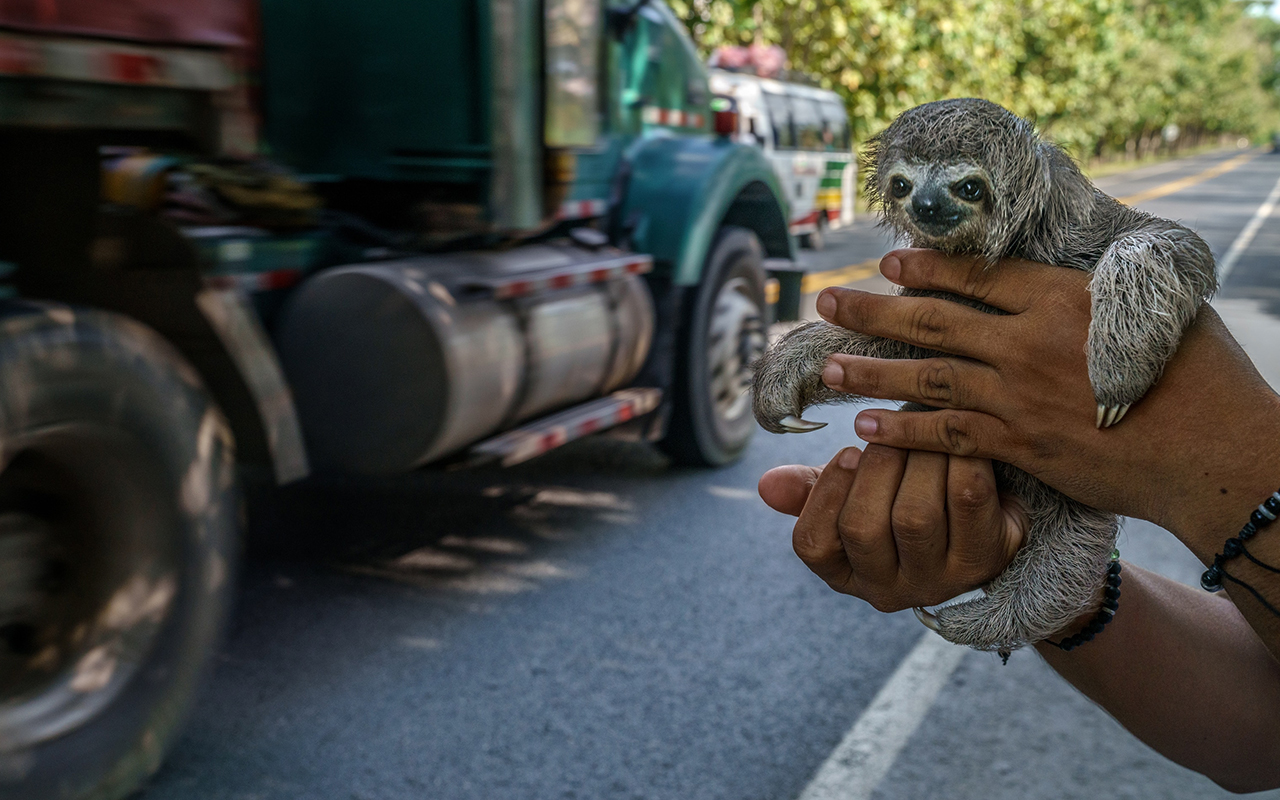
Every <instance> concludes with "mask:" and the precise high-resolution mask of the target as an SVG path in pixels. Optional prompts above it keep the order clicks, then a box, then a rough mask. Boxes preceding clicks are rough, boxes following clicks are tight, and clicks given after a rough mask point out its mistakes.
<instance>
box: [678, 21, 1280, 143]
mask: <svg viewBox="0 0 1280 800" xmlns="http://www.w3.org/2000/svg"><path fill="white" fill-rule="evenodd" d="M669 2H670V4H671V6H672V8H673V9H674V10H675V12H676V14H677V15H679V16H680V17H682V18H683V19H684V21H685V23H686V24H687V25H688V26H689V29H690V31H691V32H692V34H693V36H694V39H695V40H696V41H697V42H698V43H699V46H700V47H702V48H703V49H704V51H705V52H707V53H711V52H712V51H714V50H715V49H716V48H717V47H720V46H723V45H750V44H753V43H754V44H757V45H760V44H769V45H778V46H780V47H781V48H782V49H783V51H784V52H785V53H786V56H787V59H788V66H789V68H790V69H791V70H792V71H793V72H796V73H802V74H805V75H808V76H811V77H812V78H814V79H816V80H817V81H818V82H819V83H820V84H821V85H823V86H825V87H827V88H830V89H834V90H835V91H837V92H839V93H840V94H841V95H842V96H843V97H844V98H845V101H846V103H847V105H848V108H849V111H850V114H851V116H852V121H853V130H854V138H855V140H857V141H859V142H861V141H865V140H866V139H867V138H868V137H869V136H870V135H872V134H874V133H875V132H876V131H878V130H880V129H881V128H883V127H884V126H885V125H887V124H888V123H889V121H890V120H892V119H893V118H894V117H895V116H896V115H897V114H898V113H900V112H901V111H903V110H905V109H907V108H910V107H912V106H914V105H918V104H920V103H924V102H928V101H931V100H939V99H942V98H947V97H966V96H970V97H985V98H987V99H989V100H992V101H994V102H997V103H1000V104H1001V105H1003V106H1005V107H1006V108H1009V109H1010V110H1012V111H1014V112H1016V113H1018V114H1021V115H1023V116H1025V117H1028V118H1030V119H1034V120H1036V122H1037V123H1038V125H1039V126H1040V128H1041V130H1042V131H1044V132H1045V133H1046V134H1047V135H1048V136H1049V137H1050V138H1052V139H1054V140H1056V141H1058V142H1059V143H1061V144H1063V145H1064V146H1066V147H1067V148H1068V150H1070V151H1071V152H1072V153H1073V154H1074V155H1075V156H1076V157H1077V158H1079V159H1081V160H1082V161H1086V162H1096V161H1099V160H1113V159H1133V160H1145V159H1148V158H1151V157H1153V156H1156V155H1159V154H1167V153H1170V152H1176V151H1181V150H1185V149H1188V148H1200V147H1203V146H1205V145H1208V144H1211V143H1214V142H1223V143H1226V142H1231V143H1234V142H1235V141H1236V138H1237V137H1239V136H1244V137H1248V138H1250V139H1253V140H1258V139H1261V138H1264V137H1267V136H1269V135H1270V134H1271V133H1272V132H1273V131H1274V130H1276V129H1277V127H1278V126H1280V112H1278V108H1280V103H1278V102H1277V97H1278V94H1277V92H1278V91H1280V79H1278V75H1280V71H1278V70H1277V52H1278V49H1277V48H1278V46H1280V25H1277V23H1276V22H1275V21H1274V20H1272V19H1270V18H1269V17H1267V16H1265V15H1264V14H1262V13H1259V11H1260V9H1259V8H1258V7H1256V5H1251V4H1249V3H1245V2H1237V1H1236V0H1026V1H1025V2H1013V0H994V1H993V0H906V1H905V2H903V1H902V0H669Z"/></svg>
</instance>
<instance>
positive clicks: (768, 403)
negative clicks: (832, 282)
mask: <svg viewBox="0 0 1280 800" xmlns="http://www.w3.org/2000/svg"><path fill="white" fill-rule="evenodd" d="M832 353H847V354H849V355H854V356H869V357H871V358H891V359H897V358H926V357H928V356H931V355H935V353H934V352H933V351H930V350H925V349H924V348H921V347H916V346H915V345H911V344H906V343H904V342H899V341H896V340H893V339H881V338H879V337H877V336H868V335H866V334H864V333H858V332H857V331H851V330H848V329H847V328H841V327H840V326H838V325H832V324H831V323H829V322H810V323H808V324H806V325H801V326H800V327H798V328H796V329H794V330H792V331H790V332H788V333H787V334H786V335H785V336H783V337H782V338H781V339H780V340H779V341H778V342H777V344H775V345H773V346H772V347H770V348H769V349H768V351H767V352H765V354H764V355H763V356H761V358H760V360H759V361H757V362H756V365H755V376H754V378H753V380H752V411H753V412H755V416H756V420H757V421H758V422H759V423H760V425H761V427H763V428H764V429H765V430H767V431H769V432H771V433H803V432H805V431H812V430H817V429H818V428H821V427H823V426H824V425H826V423H825V422H821V423H818V422H809V421H807V420H805V419H802V418H801V417H802V416H803V414H804V411H805V409H806V408H809V407H811V406H816V405H823V404H825V403H856V402H860V401H862V400H863V399H865V398H862V397H859V396H858V395H853V394H845V393H843V392H837V391H833V390H832V389H829V388H827V386H826V384H824V383H823V382H822V370H823V368H824V367H825V366H826V363H827V357H828V356H830V355H831V354H832Z"/></svg>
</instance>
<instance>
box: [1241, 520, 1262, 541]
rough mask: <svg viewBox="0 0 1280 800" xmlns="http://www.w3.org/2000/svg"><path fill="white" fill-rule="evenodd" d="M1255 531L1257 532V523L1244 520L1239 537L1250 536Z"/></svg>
mask: <svg viewBox="0 0 1280 800" xmlns="http://www.w3.org/2000/svg"><path fill="white" fill-rule="evenodd" d="M1257 532H1258V526H1257V525H1254V524H1253V523H1252V522H1246V523H1245V524H1244V527H1243V528H1241V529H1240V538H1241V539H1248V538H1249V537H1250V536H1253V535H1254V534H1255V533H1257Z"/></svg>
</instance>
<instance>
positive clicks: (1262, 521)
mask: <svg viewBox="0 0 1280 800" xmlns="http://www.w3.org/2000/svg"><path fill="white" fill-rule="evenodd" d="M1249 521H1250V522H1252V523H1253V524H1254V525H1256V526H1258V527H1259V528H1261V527H1262V526H1263V525H1266V524H1267V523H1268V522H1270V520H1268V519H1267V518H1266V517H1264V516H1263V515H1262V512H1261V511H1259V510H1258V509H1256V508H1255V509H1254V510H1253V513H1252V514H1250V515H1249Z"/></svg>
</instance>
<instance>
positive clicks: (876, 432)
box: [819, 250, 1280, 560]
mask: <svg viewBox="0 0 1280 800" xmlns="http://www.w3.org/2000/svg"><path fill="white" fill-rule="evenodd" d="M881 271H882V272H883V273H884V275H885V277H887V278H888V279H889V280H891V281H893V282H895V283H897V284H899V285H902V286H906V287H911V288H917V289H931V290H939V291H945V292H950V293H953V294H957V295H962V296H965V297H970V298H974V299H977V300H980V301H982V302H984V303H986V304H987V305H990V306H993V307H995V308H998V309H1000V310H1002V311H1005V312H1007V314H1006V315H994V314H984V313H982V312H980V311H976V310H974V309H971V308H969V307H967V306H962V305H960V304H958V303H952V302H948V301H946V300H941V299H936V298H927V297H926V298H922V297H895V296H886V295H876V294H869V293H866V292H858V291H853V290H849V289H835V288H832V289H826V290H824V292H823V295H822V296H821V297H820V299H819V304H820V305H819V311H820V313H822V315H823V317H824V318H826V319H827V320H828V321H830V322H833V323H835V324H837V325H843V326H844V327H847V328H851V329H853V330H857V331H861V332H864V333H868V334H872V335H878V336H886V337H889V338H892V339H898V340H900V341H906V342H911V343H913V344H918V345H922V346H924V347H927V348H930V349H934V350H939V351H943V352H945V353H950V354H954V356H947V357H943V358H935V359H925V360H919V361H887V360H877V359H870V358H860V357H856V356H847V355H836V356H833V357H832V358H831V360H830V361H829V362H828V372H827V373H825V374H824V381H825V382H826V383H827V385H828V386H830V387H831V388H833V389H837V390H841V391H848V392H856V393H858V394H861V395H864V396H869V397H877V398H884V399H894V400H912V401H916V402H920V403H925V404H927V405H930V406H934V407H938V408H940V410H938V411H933V412H924V413H920V412H898V411H889V410H881V409H871V410H866V411H863V412H861V413H860V414H859V416H858V419H857V420H856V423H855V429H856V430H857V431H858V434H859V435H860V436H861V437H862V438H863V439H865V440H867V441H868V442H875V443H880V444H886V445H891V446H894V447H900V448H910V449H923V450H933V451H937V452H944V453H951V454H954V455H962V456H977V457H983V458H994V459H998V460H1001V461H1005V462H1008V463H1010V464H1013V465H1015V466H1017V467H1020V468H1021V469H1023V470H1026V471H1027V472H1030V473H1031V474H1033V475H1035V476H1036V477H1038V478H1040V479H1041V480H1043V481H1044V482H1046V483H1048V484H1049V485H1051V486H1053V487H1055V488H1057V489H1059V490H1060V491H1062V492H1064V493H1065V494H1067V495H1069V496H1071V497H1074V498H1076V499H1077V500H1080V501H1081V502H1085V503H1088V504H1090V505H1093V506H1096V507H1098V508H1102V509H1105V510H1109V511H1113V512H1116V513H1121V514H1128V515H1131V516H1138V517H1142V518H1144V519H1148V520H1152V521H1154V522H1156V523H1158V524H1161V525H1163V526H1164V527H1166V528H1168V529H1170V530H1172V531H1174V533H1175V534H1177V535H1178V536H1179V538H1182V539H1183V541H1184V542H1186V543H1187V544H1188V545H1189V546H1191V547H1192V549H1193V550H1195V551H1196V553H1197V555H1200V556H1201V558H1202V559H1205V560H1208V559H1211V558H1212V554H1213V552H1214V549H1215V548H1217V547H1218V546H1220V545H1221V543H1222V541H1223V539H1224V538H1225V537H1226V536H1227V535H1230V534H1231V533H1233V532H1234V529H1235V527H1238V526H1239V525H1240V524H1241V523H1242V522H1243V520H1244V519H1246V518H1247V517H1248V513H1249V510H1250V509H1251V508H1252V507H1253V505H1255V504H1256V503H1258V502H1259V500H1260V499H1261V498H1264V497H1266V496H1267V495H1268V494H1269V493H1270V492H1272V491H1275V488H1276V486H1280V446H1277V444H1276V443H1278V442H1280V398H1277V397H1276V395H1275V393H1274V392H1273V391H1272V390H1271V389H1270V387H1268V386H1267V384H1266V382H1265V381H1263V379H1262V378H1261V376H1259V375H1258V373H1257V370H1256V369H1254V367H1253V364H1252V363H1251V362H1250V361H1249V359H1248V357H1247V356H1245V354H1244V352H1243V351H1242V350H1241V349H1240V347H1239V346H1238V345H1237V344H1236V342H1235V340H1234V339H1232V338H1231V336H1230V334H1229V333H1227V331H1226V328H1225V327H1224V326H1223V324H1222V321H1221V320H1220V319H1219V318H1218V316H1217V314H1216V313H1215V312H1214V311H1213V309H1212V308H1210V307H1209V306H1207V305H1206V306H1204V307H1202V308H1201V310H1200V313H1199V315H1198V316H1197V318H1196V321H1195V322H1194V323H1193V325H1192V326H1191V328H1190V329H1188V331H1187V333H1186V335H1185V336H1184V337H1183V340H1182V344H1181V346H1180V348H1179V350H1178V352H1177V353H1176V354H1175V356H1174V357H1173V358H1172V359H1171V360H1170V362H1169V364H1168V365H1167V367H1166V369H1165V372H1164V375H1163V377H1161V378H1160V380H1159V381H1158V382H1157V383H1156V385H1155V386H1154V387H1153V388H1152V389H1151V390H1150V391H1149V392H1148V393H1147V395H1146V396H1145V397H1144V398H1143V399H1142V400H1141V401H1139V402H1138V403H1137V404H1136V405H1134V406H1133V408H1132V409H1131V410H1130V411H1129V413H1128V415H1127V416H1125V418H1124V421H1123V422H1122V423H1121V424H1119V425H1117V426H1115V427H1112V428H1108V429H1103V430H1099V429H1098V428H1097V427H1096V426H1095V415H1096V401H1095V400H1094V397H1093V391H1092V388H1091V387H1090V385H1089V380H1088V370H1087V367H1086V362H1085V341H1086V339H1087V336H1088V328H1089V322H1090V296H1089V292H1088V283H1089V275H1088V274H1087V273H1084V272H1081V271H1078V270H1071V269H1063V268H1060V267H1052V266H1047V265H1044V264H1034V263H1031V262H1027V261H1020V260H1016V259H1009V260H1005V261H1002V262H1001V263H999V264H997V265H996V266H994V267H990V268H985V267H984V265H983V263H982V262H981V261H980V260H977V259H974V258H971V257H948V256H945V255H943V254H942V253H938V252H936V251H931V250H899V251H895V252H893V253H890V254H889V255H887V256H885V258H884V260H883V261H882V262H881ZM828 303H829V304H828Z"/></svg>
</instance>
